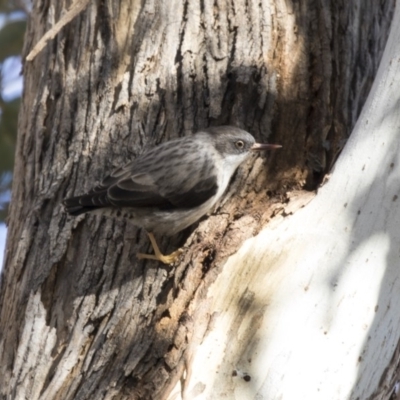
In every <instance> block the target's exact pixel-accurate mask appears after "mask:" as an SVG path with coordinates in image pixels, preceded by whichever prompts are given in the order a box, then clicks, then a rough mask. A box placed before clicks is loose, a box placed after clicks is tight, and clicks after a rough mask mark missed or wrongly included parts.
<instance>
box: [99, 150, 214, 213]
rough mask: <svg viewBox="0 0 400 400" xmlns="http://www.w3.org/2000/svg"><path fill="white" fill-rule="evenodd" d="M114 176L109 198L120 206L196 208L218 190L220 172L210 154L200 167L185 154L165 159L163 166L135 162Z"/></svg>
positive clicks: (108, 193) (199, 164)
mask: <svg viewBox="0 0 400 400" xmlns="http://www.w3.org/2000/svg"><path fill="white" fill-rule="evenodd" d="M111 179H113V180H114V181H113V182H112V183H111V181H110V180H109V182H108V184H109V187H108V190H107V195H108V199H109V201H110V202H111V204H113V205H115V206H119V207H137V208H140V207H158V208H160V209H165V210H167V209H175V208H185V209H187V208H193V207H196V206H199V205H200V204H203V203H204V202H205V201H207V200H208V199H209V198H211V197H212V196H214V195H215V194H216V193H217V190H218V183H217V176H216V174H215V173H214V170H213V167H212V163H210V160H208V159H207V158H204V159H203V161H202V162H201V163H197V164H196V168H192V167H191V165H190V159H189V160H186V159H185V156H183V157H181V158H178V159H177V158H172V159H169V160H165V161H164V162H163V166H162V167H160V165H148V164H146V165H145V166H142V165H141V164H140V163H133V164H129V165H127V166H126V167H125V168H124V171H122V170H121V171H118V172H117V173H116V174H115V173H114V174H113V177H112V178H111ZM106 181H107V180H105V181H103V184H107V182H106Z"/></svg>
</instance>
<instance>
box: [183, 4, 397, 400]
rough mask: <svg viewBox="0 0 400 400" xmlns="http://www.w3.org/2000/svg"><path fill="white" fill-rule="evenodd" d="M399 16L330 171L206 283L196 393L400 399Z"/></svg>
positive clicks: (310, 399)
mask: <svg viewBox="0 0 400 400" xmlns="http://www.w3.org/2000/svg"><path fill="white" fill-rule="evenodd" d="M399 22H400V8H398V7H397V8H396V13H395V16H394V20H393V23H392V30H391V33H390V37H389V40H388V43H387V48H386V49H385V53H384V56H383V59H382V63H381V65H380V67H379V71H378V73H377V76H376V78H375V82H374V85H373V88H372V90H371V93H370V95H369V97H368V100H367V102H366V104H365V105H364V107H363V111H362V114H361V116H360V117H359V119H358V121H357V124H356V126H355V128H354V131H353V133H352V135H351V137H350V140H349V141H348V143H347V144H346V147H345V149H344V150H343V152H342V154H341V155H340V158H339V160H338V162H337V164H336V165H335V168H334V171H333V173H332V175H331V177H330V179H329V180H328V181H327V183H326V184H325V185H324V186H323V187H322V188H321V189H320V190H318V194H317V196H316V197H315V198H314V199H313V200H312V201H311V202H310V203H309V204H307V206H306V207H304V208H303V209H302V210H299V211H298V212H297V213H295V214H294V215H288V214H290V213H291V210H290V209H286V210H285V211H286V216H285V215H281V216H279V217H277V218H275V219H274V221H272V222H271V223H270V224H269V225H268V227H266V228H265V229H263V230H262V231H261V232H260V233H259V234H258V235H256V237H254V238H251V239H249V240H247V241H246V242H245V244H244V245H243V246H241V248H240V250H239V251H238V252H237V253H236V254H235V255H234V256H232V257H231V258H230V259H229V260H228V262H227V263H226V264H225V265H224V270H223V271H222V273H221V274H220V275H219V276H218V277H217V279H216V280H215V281H214V282H213V284H212V285H211V286H210V287H209V288H208V292H207V301H208V302H209V303H210V309H212V310H213V312H214V313H215V317H214V318H213V328H212V329H210V331H209V332H208V334H207V335H206V336H205V338H203V340H202V343H201V344H200V345H199V346H198V347H197V348H196V349H194V351H193V354H192V355H191V363H190V366H191V368H190V372H191V373H190V374H188V378H187V379H186V381H185V385H184V387H185V391H186V393H187V394H188V396H187V398H193V397H194V395H195V394H196V393H198V392H199V390H201V398H202V399H207V400H208V399H210V400H211V399H223V398H224V399H225V398H227V399H268V400H269V399H285V400H295V399H296V400H297V399H307V400H321V399H323V400H338V399H340V400H344V399H351V400H367V399H368V400H395V399H398V398H399V396H400V390H399V380H400V375H399V370H400V357H399V354H400V353H399V349H400V318H399V316H400V313H399V307H398V306H397V305H398V304H399V302H400V280H399V276H400V270H399V259H400V255H399V242H400V236H399V229H398V227H399V224H400V203H399V195H400V193H399V192H400V189H399V177H400V163H399V126H400V115H399V112H398V104H399V102H400V80H399V76H400V62H399V60H400V46H399V43H400V24H399ZM292 203H294V202H292ZM289 206H290V204H289ZM205 371H206V373H205ZM179 386H180V385H177V388H176V390H177V389H181V388H180V387H179Z"/></svg>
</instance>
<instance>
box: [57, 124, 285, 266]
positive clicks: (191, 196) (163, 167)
mask: <svg viewBox="0 0 400 400" xmlns="http://www.w3.org/2000/svg"><path fill="white" fill-rule="evenodd" d="M280 147H282V146H280V145H274V144H259V143H256V141H255V139H254V137H253V136H252V135H250V133H248V132H246V131H243V130H242V129H239V128H236V127H233V126H220V127H211V128H207V129H204V130H202V131H200V132H198V133H196V134H194V135H192V136H186V137H182V138H179V139H174V140H170V141H168V142H165V143H162V144H160V145H159V146H156V147H154V148H152V149H150V150H149V151H147V152H145V153H143V154H142V155H140V156H139V157H137V158H136V159H135V160H133V161H131V162H130V163H128V164H126V165H124V166H122V167H120V168H118V169H116V170H114V171H113V172H112V173H111V174H110V175H109V176H107V177H106V178H105V179H104V180H103V181H102V182H101V183H100V184H99V185H97V186H95V187H94V188H93V189H91V190H90V191H89V192H88V193H86V194H83V195H81V196H77V197H71V198H67V199H64V201H63V204H64V207H65V209H66V211H67V212H68V213H69V214H71V215H79V214H82V213H85V212H88V211H95V210H99V211H101V212H102V214H106V215H109V216H112V217H122V218H125V219H130V220H131V221H132V223H133V224H135V225H137V226H139V227H142V228H144V229H145V230H146V231H147V233H148V235H149V239H150V241H151V244H152V246H153V249H154V253H155V255H150V254H141V253H139V254H138V255H137V256H138V258H147V259H153V260H159V261H161V262H163V263H165V264H171V263H172V262H174V261H175V260H176V258H177V257H179V255H180V254H181V250H180V249H179V250H177V251H175V252H173V253H172V254H169V255H163V254H162V253H161V252H160V250H159V248H158V246H157V243H156V240H155V238H154V235H153V234H154V233H157V234H160V235H173V234H175V233H177V232H179V231H181V230H183V229H185V228H187V227H188V226H190V225H192V224H193V223H195V222H196V221H197V220H198V219H200V218H201V217H202V216H203V215H205V214H207V212H209V211H210V210H211V209H212V208H213V207H214V205H215V204H216V203H217V201H218V200H219V199H220V198H221V197H222V195H223V194H224V192H225V190H226V188H227V186H228V184H229V181H230V179H231V177H232V175H233V173H234V172H235V171H236V169H237V168H238V166H239V165H240V164H241V163H242V162H243V161H245V160H246V159H247V158H248V156H249V155H250V153H251V152H252V151H260V150H268V149H277V148H280Z"/></svg>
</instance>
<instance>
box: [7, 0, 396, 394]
mask: <svg viewBox="0 0 400 400" xmlns="http://www.w3.org/2000/svg"><path fill="white" fill-rule="evenodd" d="M70 5H71V4H70V2H65V1H56V0H46V1H42V0H39V1H35V2H34V4H33V10H32V13H31V15H30V18H29V21H28V29H27V34H26V38H25V48H24V56H26V55H27V54H28V53H29V52H30V51H31V50H32V49H33V48H34V46H35V44H36V43H38V42H39V40H40V39H41V38H42V37H43V35H45V34H46V32H47V31H49V30H50V29H52V28H53V27H54V26H55V25H56V23H57V22H58V21H60V20H61V19H62V17H63V15H65V12H66V10H68V9H70ZM393 7H394V1H393V0H388V1H380V2H377V1H374V0H367V1H365V0H363V1H361V0H358V1H357V0H356V1H352V2H345V1H336V0H335V1H333V0H332V1H323V2H316V1H309V2H291V1H286V2H278V1H273V0H270V1H268V0H263V1H245V0H233V1H231V2H225V1H208V0H206V1H200V2H199V1H194V0H187V1H185V2H181V1H169V2H165V1H155V0H149V1H145V2H139V1H131V2H129V1H121V2H115V1H111V0H104V1H99V2H90V3H89V4H88V5H87V7H86V8H85V9H84V10H83V11H81V12H80V13H78V15H77V16H76V17H75V18H73V19H72V20H71V21H69V22H68V23H67V24H66V25H65V26H64V27H63V28H62V29H61V30H60V31H59V32H58V34H57V35H56V36H55V37H54V39H52V40H50V41H48V42H47V45H46V46H45V47H44V48H43V50H41V51H40V52H39V53H38V54H37V55H36V57H35V58H34V59H33V61H31V62H28V61H25V63H24V76H25V89H24V95H23V100H22V109H21V114H20V118H19V137H18V144H17V152H16V165H15V174H14V184H13V200H12V204H11V208H10V221H9V234H8V244H7V253H6V262H5V272H4V275H3V277H2V282H1V288H0V296H1V297H0V303H1V313H0V326H2V327H3V328H4V329H2V330H1V332H0V349H1V350H0V352H1V360H0V377H1V378H0V380H1V385H0V393H1V396H3V397H7V398H15V399H22V398H29V399H52V400H54V399H63V400H66V399H74V400H79V399H140V398H141V399H151V398H153V399H161V398H166V397H167V395H168V393H169V391H170V390H171V388H172V387H174V386H175V383H176V382H177V381H178V380H179V379H180V378H182V377H183V376H184V374H188V373H190V355H191V354H192V352H193V351H194V350H195V348H196V343H198V342H199V341H201V340H202V337H203V335H204V334H205V332H206V331H207V327H208V324H209V322H210V320H211V317H210V316H211V314H212V310H209V309H208V308H207V304H208V303H207V301H206V300H205V295H206V294H207V288H208V287H209V285H210V284H211V283H212V282H213V280H214V279H215V277H216V276H217V275H218V274H219V273H220V271H221V269H222V268H223V265H224V261H225V260H226V258H227V257H228V256H229V255H230V254H232V253H234V252H235V251H236V250H237V249H238V247H239V246H240V244H241V243H242V242H243V241H244V240H245V239H246V238H249V237H252V236H253V235H254V234H255V233H257V232H258V231H259V230H260V229H261V228H262V227H264V226H265V225H266V224H267V222H268V220H269V219H270V218H271V216H273V215H274V213H277V212H280V210H281V209H282V202H287V201H288V199H290V193H291V191H293V190H296V189H297V190H301V189H302V188H304V185H306V187H307V188H315V187H316V185H317V184H318V183H319V182H320V181H321V179H322V177H323V175H324V173H325V172H326V171H328V170H329V168H330V166H331V165H332V163H333V161H334V159H335V157H336V156H337V154H338V151H339V150H340V148H341V146H342V144H343V142H344V141H345V140H346V138H347V137H348V135H349V133H350V131H351V128H352V126H353V125H354V123H355V120H356V117H357V115H358V113H359V110H360V108H361V106H362V104H363V102H364V100H365V97H366V94H367V93H368V90H369V88H370V86H371V83H372V80H373V77H374V74H375V72H376V69H377V66H378V63H379V59H380V56H381V53H382V49H383V46H384V43H385V40H386V37H387V33H388V29H389V26H390V21H391V15H392V10H393ZM349 32H351V34H349ZM227 124H228V125H235V126H239V127H241V128H244V129H246V130H247V131H249V132H251V133H252V134H253V135H254V136H255V137H256V139H257V141H259V142H265V141H268V142H275V143H280V144H282V145H284V151H280V152H279V154H275V155H274V156H272V157H270V158H269V159H268V160H266V159H265V158H258V159H257V160H256V162H253V163H251V162H250V163H246V164H245V165H244V166H243V168H240V170H239V171H238V173H237V174H236V175H235V179H234V181H233V183H232V185H231V188H230V190H228V193H227V195H226V197H225V200H224V202H223V204H222V205H221V206H220V207H219V208H218V209H217V210H216V211H215V212H214V213H213V214H212V215H211V216H210V217H208V218H207V219H205V220H203V221H202V222H200V224H199V226H198V228H197V229H196V230H194V231H185V232H183V233H182V234H180V235H178V236H174V237H172V238H171V239H166V240H163V241H162V242H161V243H160V246H162V248H163V249H166V251H168V250H172V249H174V248H176V247H178V246H180V245H182V244H184V245H185V255H184V257H183V260H182V261H181V263H180V264H179V265H177V266H176V267H175V268H174V269H172V270H170V269H164V268H162V267H160V265H159V263H157V262H155V261H141V262H138V261H137V260H136V258H135V253H136V252H137V251H143V252H147V251H148V250H149V249H148V240H147V238H146V236H145V235H144V234H143V232H141V231H139V230H137V229H136V228H134V227H132V226H131V225H130V224H129V223H126V222H124V221H122V222H121V221H117V220H113V219H107V218H101V217H96V216H87V217H84V216H83V217H77V218H76V219H73V220H72V219H70V218H67V216H66V214H65V213H64V211H63V210H62V206H61V200H62V199H63V198H64V197H65V196H66V195H67V194H69V193H76V188H78V187H79V188H82V189H84V190H88V189H89V188H90V187H92V186H93V184H95V183H98V182H99V181H100V180H101V178H102V177H103V176H104V173H105V171H110V170H112V169H113V168H115V167H118V166H120V165H123V164H124V163H126V162H127V161H129V160H131V159H132V158H134V157H135V156H137V155H139V154H141V152H142V151H143V149H148V148H149V147H150V146H153V145H154V144H157V143H160V142H164V141H166V140H168V139H172V138H175V137H179V136H184V135H186V134H188V133H191V132H194V131H197V130H199V129H201V128H204V127H207V126H209V125H211V126H218V125H227ZM232 193H235V197H233V196H232ZM211 329H212V328H211ZM185 371H186V372H185Z"/></svg>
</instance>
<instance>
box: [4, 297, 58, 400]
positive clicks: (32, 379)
mask: <svg viewBox="0 0 400 400" xmlns="http://www.w3.org/2000/svg"><path fill="white" fill-rule="evenodd" d="M40 297H41V293H40V291H38V292H37V293H35V294H33V293H32V294H31V295H30V296H29V300H28V305H27V308H26V313H25V314H26V318H25V321H26V324H25V326H24V327H23V329H22V334H21V338H20V345H19V347H18V352H17V355H16V362H15V364H14V370H13V374H12V378H11V382H10V386H11V387H14V388H16V391H15V396H14V398H15V399H37V398H39V395H40V392H41V390H42V384H43V382H44V381H45V378H44V377H45V376H46V375H47V373H48V371H49V369H50V367H51V359H52V357H51V351H52V350H53V348H54V346H55V344H56V329H55V328H51V327H49V326H48V325H47V324H46V310H45V308H44V307H43V303H42V302H41V299H40ZM37 373H40V374H41V375H43V377H42V378H41V379H37V378H38V377H37V376H36V374H37Z"/></svg>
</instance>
